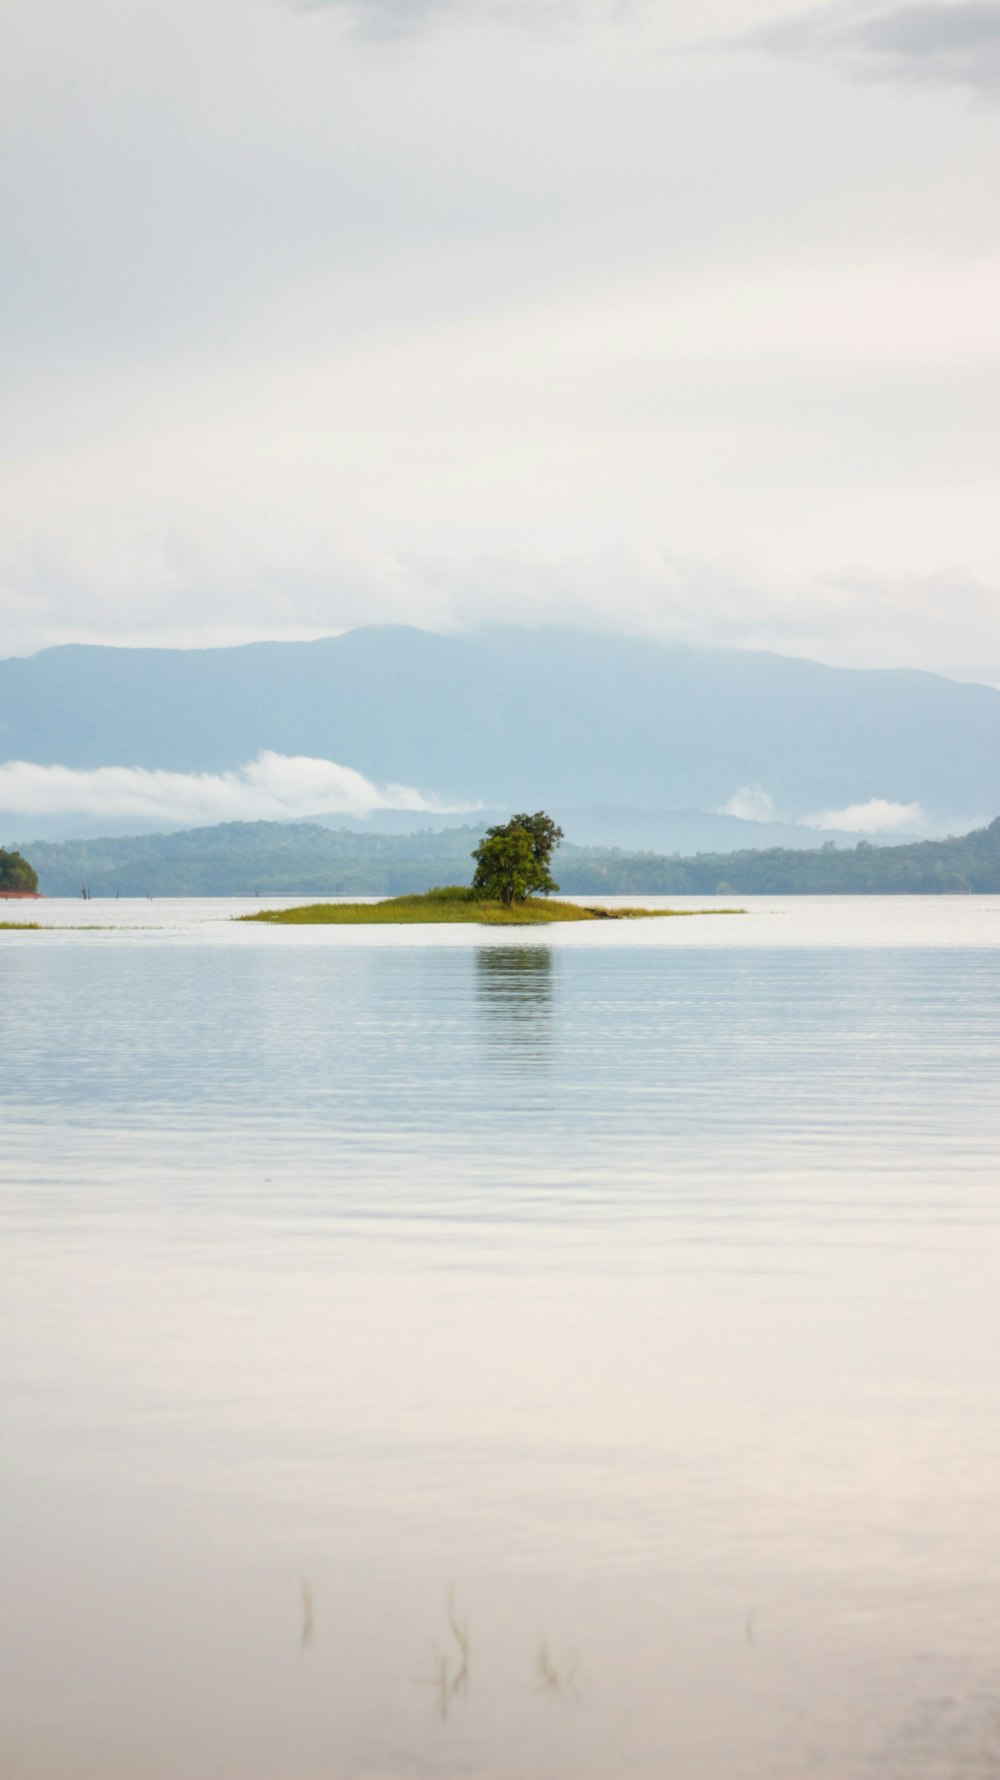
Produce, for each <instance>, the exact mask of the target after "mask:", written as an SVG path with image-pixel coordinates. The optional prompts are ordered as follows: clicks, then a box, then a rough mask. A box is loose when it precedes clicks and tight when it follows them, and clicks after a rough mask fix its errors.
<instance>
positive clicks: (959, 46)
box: [748, 0, 1000, 96]
mask: <svg viewBox="0 0 1000 1780" xmlns="http://www.w3.org/2000/svg"><path fill="white" fill-rule="evenodd" d="M748 41H749V42H750V43H752V44H756V45H757V46H759V47H762V48H764V49H770V50H774V51H776V52H778V53H779V54H783V55H791V56H801V57H804V58H808V59H809V60H824V61H827V60H828V61H833V62H836V63H839V64H841V65H843V66H845V67H846V68H848V69H849V70H850V71H851V72H854V73H857V74H860V75H862V76H865V77H874V78H876V79H889V80H895V81H901V82H914V83H917V82H919V83H925V82H926V83H934V84H936V85H939V86H947V87H953V88H957V89H960V90H963V91H966V92H970V93H978V94H980V95H984V96H994V95H996V94H998V93H1000V0H912V3H911V4H909V5H903V6H885V5H871V4H863V3H862V4H859V3H858V0H834V4H832V5H826V6H818V7H815V8H814V9H813V10H812V11H810V12H807V13H805V14H804V15H800V16H799V17H797V18H792V19H782V20H778V21H776V22H775V23H773V24H770V25H766V26H764V27H762V28H761V29H760V30H758V31H756V32H754V33H753V34H752V36H751V37H750V38H749V40H748Z"/></svg>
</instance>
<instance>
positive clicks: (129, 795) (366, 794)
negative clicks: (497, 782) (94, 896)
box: [0, 752, 458, 827]
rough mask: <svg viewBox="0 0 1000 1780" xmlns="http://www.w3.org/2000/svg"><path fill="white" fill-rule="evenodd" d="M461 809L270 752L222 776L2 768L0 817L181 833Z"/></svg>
mask: <svg viewBox="0 0 1000 1780" xmlns="http://www.w3.org/2000/svg"><path fill="white" fill-rule="evenodd" d="M456 807H458V806H455V805H450V804H444V803H441V802H440V801H437V800H435V799H434V798H433V797H425V796H424V795H423V793H421V792H419V791H414V790H413V789H412V788H411V787H410V786H407V785H383V786H378V785H373V784H372V782H371V780H370V779H366V778H364V777H363V775H362V774H361V773H356V772H354V771H352V769H351V768H350V767H347V766H338V765H337V764H336V762H335V761H332V760H314V759H310V758H308V757H307V756H295V755H287V754H272V753H268V752H265V753H262V754H258V755H257V757H256V759H255V760H251V761H248V762H247V764H246V765H245V766H241V767H239V768H237V769H236V770H235V771H233V772H225V773H171V772H159V771H156V772H149V771H146V770H145V769H143V768H141V767H126V766H106V767H98V768H96V769H95V770H92V771H77V770H76V769H74V768H71V767H65V766H36V765H35V764H34V763H33V762H31V761H27V760H9V761H6V762H5V763H3V764H2V765H0V810H3V811H4V812H5V813H8V814H10V815H18V816H43V815H45V816H50V815H67V816H81V817H82V816H102V817H107V818H108V819H114V820H116V821H117V820H121V819H123V818H127V819H130V820H131V819H135V820H136V821H141V822H143V823H153V824H160V823H165V824H169V825H172V826H175V827H176V826H183V825H185V824H189V825H191V826H199V825H201V824H203V823H204V824H210V823H215V822H257V821H265V820H266V821H286V820H293V819H295V818H302V817H307V816H314V815H315V816H319V815H355V816H358V815H366V814H368V813H369V812H370V811H372V810H426V811H427V812H428V813H436V814H444V813H446V812H447V811H449V810H453V809H455V808H456Z"/></svg>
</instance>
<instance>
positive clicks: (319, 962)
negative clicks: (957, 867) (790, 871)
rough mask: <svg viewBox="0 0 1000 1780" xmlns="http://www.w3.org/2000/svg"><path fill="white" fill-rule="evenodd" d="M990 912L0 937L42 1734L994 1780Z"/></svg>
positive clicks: (996, 1487)
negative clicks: (512, 928) (479, 928)
mask: <svg viewBox="0 0 1000 1780" xmlns="http://www.w3.org/2000/svg"><path fill="white" fill-rule="evenodd" d="M998 902H1000V899H990V898H965V899H950V898H948V899H945V898H940V899H927V900H926V901H925V900H924V899H904V898H900V899H885V900H882V899H871V898H866V899H858V901H855V900H854V899H830V900H828V901H827V900H823V899H802V900H801V901H800V900H798V899H791V898H789V899H775V900H774V901H773V902H772V901H764V900H761V901H754V902H748V903H747V905H746V906H747V909H748V913H747V915H746V916H744V917H741V918H739V920H737V919H736V918H733V919H729V918H719V919H713V920H711V921H701V922H699V921H697V920H694V919H693V920H690V921H678V922H656V923H651V924H650V925H649V927H648V928H646V927H642V926H641V925H638V926H633V925H629V926H625V925H624V924H623V925H622V926H621V927H617V926H615V927H609V926H608V925H607V924H601V925H600V926H598V927H584V928H581V927H568V928H567V929H566V930H565V931H564V932H562V931H560V930H558V929H556V930H553V929H544V930H540V931H537V930H536V931H528V932H525V931H524V930H518V931H517V932H516V934H514V935H505V934H504V933H503V932H502V931H499V932H498V931H497V930H493V929H491V930H484V931H483V932H482V933H476V932H475V931H474V930H470V929H468V928H463V929H447V928H445V929H442V928H428V929H398V930H393V929H384V928H383V929H373V930H371V931H370V932H367V933H366V932H365V930H364V929H356V928H343V929H325V930H324V929H315V928H292V929H267V928H264V929H262V928H256V927H245V926H243V927H240V926H238V925H235V924H234V923H233V922H232V921H231V920H230V919H229V917H230V915H231V914H232V913H233V912H235V905H233V906H230V905H228V904H220V903H218V902H213V903H201V904H193V903H187V904H184V903H176V904H169V903H157V904H145V903H143V904H124V903H122V904H111V903H107V904H104V903H93V904H89V905H84V904H82V903H68V904H61V905H60V904H48V905H45V904H40V905H38V909H39V910H41V914H40V915H39V916H38V918H40V919H44V920H46V921H51V922H54V923H56V924H57V926H58V928H59V931H56V932H53V933H49V932H46V933H39V934H2V933H0V991H2V993H0V1037H2V1051H0V1056H2V1058H3V1065H2V1071H0V1111H2V1119H3V1124H2V1139H0V1246H2V1254H3V1279H4V1287H3V1293H2V1295H0V1392H2V1403H3V1444H4V1458H3V1465H2V1469H0V1564H2V1573H3V1589H2V1593H0V1773H3V1774H4V1775H10V1776H12V1777H16V1780H36V1777H38V1780H42V1777H44V1780H64V1777H65V1780H69V1777H73V1780H76V1777H78V1776H80V1777H82V1776H86V1777H87V1780H91V1777H93V1780H97V1777H98V1776H100V1777H101V1780H140V1777H141V1780H160V1777H163V1780H168V1777H169V1780H176V1777H178V1776H180V1777H184V1780H187V1777H190V1780H203V1777H209V1776H211V1777H212V1780H216V1777H218V1780H237V1777H243V1780H258V1777H259V1780H272V1777H273V1780H279V1777H282V1780H285V1777H287V1780H319V1777H320V1776H324V1777H329V1776H351V1777H353V1776H372V1777H374V1776H395V1775H414V1774H419V1775H445V1776H452V1775H455V1776H458V1775H462V1776H467V1775H475V1776H483V1777H486V1776H489V1777H490V1780H493V1777H496V1780H500V1777H501V1776H505V1777H511V1780H521V1777H523V1780H534V1777H536V1776H537V1777H539V1780H541V1777H543V1776H544V1777H546V1780H548V1777H551V1780H570V1777H572V1776H584V1777H589V1776H595V1777H596V1776H612V1775H613V1776H616V1777H617V1776H623V1777H629V1780H631V1777H632V1776H636V1777H643V1780H654V1777H655V1780H662V1777H663V1776H666V1775H669V1774H677V1775H684V1776H687V1777H689V1780H716V1777H721V1776H727V1777H728V1776H734V1777H735V1780H744V1777H745V1780H751V1777H752V1780H764V1777H765V1776H779V1777H780V1776H784V1775H787V1776H789V1777H791V1776H796V1777H802V1776H813V1775H816V1776H820V1775H833V1776H837V1777H838V1780H844V1777H848V1780H849V1777H850V1776H853V1775H857V1776H859V1777H860V1776H869V1775H871V1776H875V1775H890V1776H892V1775H911V1774H915V1775H923V1776H931V1777H933V1780H937V1777H938V1776H941V1777H944V1776H952V1775H961V1774H965V1773H971V1774H981V1773H1000V1575H998V1574H997V1562H996V1553H997V1552H998V1551H1000V1368H998V1366H997V1351H998V1340H997V1338H998V1334H1000V1311H998V1292H997V1278H998V1261H1000V1203H998V1193H997V1154H998V1116H997V1107H998V1097H997V1081H998V1079H1000V1014H998V1009H1000V907H998ZM240 906H243V905H240ZM81 922H83V923H100V924H101V926H102V928H104V930H102V931H98V932H80V931H73V929H74V928H75V927H77V926H78V925H79V924H80V923H81ZM466 1639H467V1664H466V1673H465V1675H464V1678H463V1673H462V1671H463V1663H464V1662H465V1658H464V1656H463V1651H462V1645H463V1644H464V1643H465V1642H466Z"/></svg>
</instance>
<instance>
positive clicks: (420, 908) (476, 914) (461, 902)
mask: <svg viewBox="0 0 1000 1780" xmlns="http://www.w3.org/2000/svg"><path fill="white" fill-rule="evenodd" d="M743 913H744V911H743V910H742V909H632V908H628V909H608V908H594V907H588V906H586V905H584V904H581V903H576V902H556V901H554V900H553V899H552V898H551V897H549V898H545V899H543V898H541V897H538V898H533V897H532V898H529V899H528V900H527V901H526V902H520V903H514V904H513V905H511V906H510V907H507V906H506V905H505V904H504V903H502V902H488V901H486V900H485V899H483V898H482V897H479V896H477V895H476V893H475V891H473V890H471V889H469V888H467V887H465V886H463V885H460V884H454V885H446V886H445V888H443V889H441V890H427V891H425V892H424V893H423V894H422V895H419V896H392V897H389V898H388V899H387V900H386V901H385V902H311V903H306V904H304V905H303V906H302V907H301V908H294V909H261V911H260V913H259V914H256V915H240V916H239V917H238V918H239V919H240V920H241V921H266V922H270V923H271V924H272V925H275V926H279V927H302V926H344V927H356V926H381V927H386V926H408V925H410V924H414V925H415V924H419V923H422V922H429V921H430V922H455V921H466V922H472V923H474V924H475V925H476V926H479V927H540V926H546V925H550V924H552V923H554V922H557V921H634V920H650V919H652V920H656V919H658V918H659V919H662V918H663V917H665V916H684V915H742V914H743Z"/></svg>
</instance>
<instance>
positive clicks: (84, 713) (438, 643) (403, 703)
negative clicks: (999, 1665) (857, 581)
mask: <svg viewBox="0 0 1000 1780" xmlns="http://www.w3.org/2000/svg"><path fill="white" fill-rule="evenodd" d="M262 748H269V749H274V750H275V751H277V752H280V753H283V754H309V755H317V756H324V757H327V758H329V759H332V760H336V761H338V762H340V763H341V764H344V765H347V766H351V767H353V768H355V769H356V770H358V771H359V772H362V773H364V774H366V775H367V776H368V777H370V778H372V779H374V780H376V781H377V782H379V783H384V782H386V781H390V780H395V781H398V782H401V783H404V784H409V785H416V786H418V787H420V788H422V789H424V790H426V791H430V792H434V793H436V794H437V795H439V796H441V797H443V798H446V799H448V800H450V801H455V802H460V801H466V802H471V801H480V802H482V803H484V804H486V805H488V806H489V807H491V808H492V807H497V808H501V809H506V810H510V809H511V808H515V809H516V808H518V807H523V806H524V805H526V804H527V805H529V806H530V807H533V808H535V807H538V806H539V805H542V806H544V807H546V808H557V809H558V808H562V809H566V808H575V807H579V806H581V805H583V804H586V805H588V806H602V805H611V806H629V807H632V808H645V809H649V810H665V809H666V810H670V809H684V808H692V807H693V808H697V809H702V810H707V809H712V808H714V807H716V806H717V805H719V804H722V803H724V802H725V801H726V800H727V799H728V798H729V797H730V796H731V795H732V793H733V791H734V790H735V789H736V788H737V787H738V786H742V785H746V784H748V783H751V782H757V783H759V784H761V785H763V786H764V787H765V788H766V789H767V790H768V791H769V792H770V793H771V795H772V796H773V798H774V799H775V802H776V804H777V805H778V807H779V808H781V809H782V810H783V812H784V813H785V814H786V815H787V816H789V817H795V816H801V815H803V814H807V813H809V812H812V811H816V810H822V809H827V808H840V807H842V806H844V805H847V804H850V803H855V802H862V801H865V800H867V799H869V798H871V797H885V798H890V799H893V800H896V801H900V802H907V803H908V802H911V801H914V800H916V801H919V802H921V803H922V804H923V805H924V806H925V808H927V809H928V810H931V811H934V812H937V813H938V814H939V815H941V816H945V817H947V818H948V819H949V821H950V823H951V824H952V825H953V826H955V827H958V826H961V825H962V818H963V817H964V816H966V815H967V816H968V818H969V820H972V819H974V818H975V816H976V814H977V813H978V812H981V811H986V810H990V809H996V808H1000V692H997V691H995V690H993V689H992V688H989V687H984V686H972V685H961V684H958V683H956V682H953V681H949V680H945V679H940V678H938V677H936V676H935V675H933V674H922V673H895V672H894V673H887V672H854V671H847V670H842V669H835V668H827V667H821V666H819V665H817V664H816V663H813V662H805V661H796V660H790V659H786V658H783V657H780V656H775V655H765V654H754V653H748V652H741V651H724V650H696V649H686V648H680V647H673V646H668V645H665V644H658V643H655V642H651V641H649V640H646V639H642V640H636V639H630V638H625V637H615V636H603V635H597V634H594V633H591V632H588V631H576V630H524V629H513V628H511V629H506V628H493V629H484V630H479V631H475V632H471V633H468V634H465V635H459V636H439V635H433V634H431V633H428V632H424V631H419V630H412V629H408V628H403V627H384V628H374V629H365V630H357V631H352V632H350V633H348V634H347V635H345V636H341V637H336V638H327V639H324V640H321V641H318V642H311V643H255V644H251V645H249V646H247V647H245V648H236V649H209V650H206V649H195V650H163V649H111V648H101V647H80V646H72V647H65V648H58V649H48V650H44V651H43V652H42V653H41V654H38V655H34V656H30V657H27V658H23V659H15V660H8V661H4V662H0V754H2V755H3V756H4V757H6V758H8V759H13V758H19V759H25V760H30V761H36V762H41V763H49V764H52V763H59V764H63V765H66V766H73V767H96V766H116V765H122V766H145V767H150V768H155V767H163V768H172V769H175V770H182V771H214V770H222V769H230V768H234V767H237V766H240V765H241V764H242V763H244V762H245V761H247V760H249V759H250V758H252V757H253V756H254V755H255V754H256V753H257V752H258V751H259V750H260V749H262ZM7 826H8V827H11V824H10V823H9V822H8V824H7ZM18 826H19V827H20V830H21V832H25V830H26V827H28V826H30V825H26V824H24V823H23V821H22V822H21V823H19V824H18Z"/></svg>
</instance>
